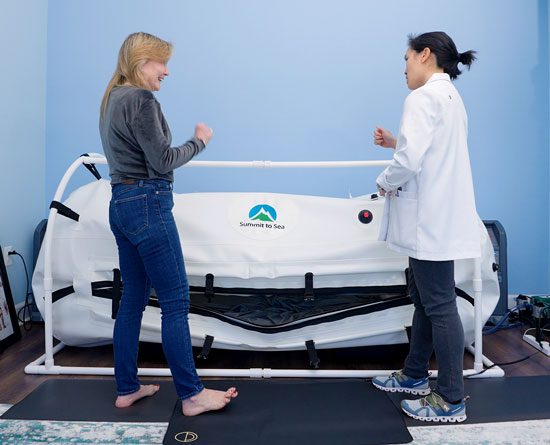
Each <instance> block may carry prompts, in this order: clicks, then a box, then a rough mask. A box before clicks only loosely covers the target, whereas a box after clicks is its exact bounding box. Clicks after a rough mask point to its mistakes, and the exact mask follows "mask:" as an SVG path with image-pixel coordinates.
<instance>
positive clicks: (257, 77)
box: [44, 0, 550, 293]
mask: <svg viewBox="0 0 550 445" xmlns="http://www.w3.org/2000/svg"><path fill="white" fill-rule="evenodd" d="M138 30H143V31H147V32H151V33H154V34H157V35H159V36H161V37H163V38H165V39H167V40H170V41H172V42H173V43H174V44H175V47H176V50H175V53H174V57H173V59H172V61H171V63H170V69H171V76H170V77H169V78H167V79H166V80H165V82H164V84H163V89H162V91H161V92H159V93H158V98H159V100H160V102H161V104H162V106H163V109H164V111H165V114H166V116H167V119H168V121H169V122H170V124H171V129H172V133H173V135H174V141H175V142H179V141H184V140H186V139H187V138H188V137H189V136H190V135H191V134H192V131H193V127H194V124H195V123H196V122H198V121H205V122H207V123H208V124H209V125H210V126H211V127H213V128H214V131H215V139H214V140H213V141H212V143H211V144H210V145H209V147H208V149H207V150H206V151H205V152H204V153H203V154H201V156H200V159H203V160H253V159H261V160H273V161H276V160H341V159H342V160H343V159H346V160H347V159H387V158H388V157H389V153H388V152H386V151H384V150H382V149H380V148H375V147H373V146H372V142H371V140H372V137H371V135H372V130H373V128H374V126H375V125H383V126H386V127H388V128H390V129H392V130H393V131H396V130H397V128H398V123H399V118H400V115H401V107H402V103H403V100H404V98H405V96H406V95H407V93H408V90H407V89H406V85H405V82H404V76H403V70H404V61H403V55H404V52H405V50H406V36H407V34H408V33H411V32H413V33H419V32H424V31H430V30H444V31H446V32H448V33H449V34H450V35H451V36H452V37H453V38H454V39H455V41H456V42H457V44H458V46H459V50H461V51H464V50H467V49H475V50H477V51H478V52H479V61H478V62H477V63H476V64H474V66H473V67H472V70H471V72H466V73H465V74H464V75H463V76H462V77H461V78H460V79H459V80H458V81H457V87H458V88H459V89H460V91H461V92H462V95H463V98H464V101H465V103H466V105H467V108H468V110H469V117H470V152H471V160H472V167H473V172H474V181H475V186H476V194H477V205H478V211H479V214H480V216H481V217H482V218H483V219H498V220H500V221H501V222H502V223H503V225H504V227H505V228H506V230H507V234H508V242H509V251H508V254H509V281H510V292H528V293H536V292H541V293H542V292H547V293H548V292H550V278H549V274H548V270H549V259H550V256H549V250H550V249H549V247H550V245H549V244H550V230H549V228H550V227H549V223H548V216H549V189H550V188H549V166H550V158H549V154H550V143H549V132H548V124H549V122H550V119H549V113H548V106H549V98H550V94H549V84H548V82H549V81H548V62H549V60H548V58H549V51H548V8H547V4H546V2H545V1H535V0H529V1H526V0H509V1H507V2H506V7H503V5H502V3H501V2H499V1H496V0H487V1H484V2H479V1H475V0H464V1H461V2H454V3H451V2H449V3H448V4H447V3H446V5H445V11H444V13H443V12H442V11H441V2H440V1H437V0H429V1H428V0H424V1H416V2H407V1H405V0H389V1H386V2H367V1H362V0H341V1H338V2H336V1H319V0H317V1H315V0H301V1H289V0H280V1H277V2H257V1H253V0H233V1H231V2H227V1H222V0H218V1H216V0H204V1H202V2H188V1H179V0H161V1H156V2H149V1H138V0H132V1H130V0H119V1H116V2H113V1H111V0H95V1H93V2H84V1H72V0H50V1H49V8H48V40H47V41H48V66H47V68H48V71H47V94H48V101H47V109H46V116H47V127H46V153H47V157H46V167H45V174H46V195H45V196H46V197H45V201H46V202H48V201H49V200H50V199H51V196H52V195H53V192H54V190H55V187H56V186H57V183H58V181H59V179H60V178H61V176H62V174H63V172H64V171H65V169H66V168H67V166H68V165H69V164H70V163H71V162H72V161H73V160H74V159H75V158H76V157H77V156H78V155H79V154H81V153H82V152H101V145H100V141H99V136H98V131H97V120H98V107H99V102H100V99H101V96H102V94H103V90H104V88H105V85H106V83H107V81H108V80H109V78H110V76H111V74H112V71H113V69H114V66H115V62H116V54H117V51H118V48H119V46H120V44H121V42H122V40H123V39H124V38H125V37H126V36H127V35H128V34H129V33H131V32H134V31H138ZM103 172H105V170H103ZM377 173H378V172H377V171H374V170H373V171H366V170H360V169H352V170H341V171H338V170H315V171H311V170H285V171H281V170H277V171H270V170H266V171H251V170H229V169H217V170H205V169H191V168H183V169H180V170H178V171H177V174H176V191H178V192H186V191H226V190H230V191H274V192H288V193H302V194H319V195H329V196H347V195H348V194H349V193H351V194H352V195H360V194H365V193H370V192H372V191H373V190H374V177H375V175H376V174H377ZM90 179H91V176H89V174H88V173H86V172H84V171H83V172H82V173H80V174H79V175H78V176H77V177H76V178H75V179H74V181H73V183H72V185H73V187H76V186H77V185H79V184H81V183H83V182H86V181H88V180H90ZM44 215H45V213H44Z"/></svg>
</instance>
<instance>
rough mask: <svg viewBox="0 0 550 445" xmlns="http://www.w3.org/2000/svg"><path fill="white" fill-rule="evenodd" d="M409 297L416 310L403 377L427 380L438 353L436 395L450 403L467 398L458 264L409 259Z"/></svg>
mask: <svg viewBox="0 0 550 445" xmlns="http://www.w3.org/2000/svg"><path fill="white" fill-rule="evenodd" d="M409 294H410V296H411V299H412V301H413V303H414V307H415V310H414V316H413V323H412V334H411V343H410V349H409V355H408V356H407V358H406V360H405V367H404V369H403V373H404V374H405V375H407V376H409V377H412V378H415V379H419V378H424V377H427V375H428V369H429V362H430V357H431V355H432V353H433V352H434V350H435V356H436V358H437V367H438V372H437V386H436V388H435V391H436V392H437V393H438V394H440V395H441V396H442V397H443V398H444V399H445V400H446V401H447V402H454V401H457V400H460V399H462V398H464V381H463V376H462V369H463V360H464V330H463V328H462V322H461V320H460V316H459V315H458V309H457V306H456V293H455V281H454V261H425V260H417V259H414V258H409Z"/></svg>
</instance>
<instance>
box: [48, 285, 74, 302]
mask: <svg viewBox="0 0 550 445" xmlns="http://www.w3.org/2000/svg"><path fill="white" fill-rule="evenodd" d="M72 293H74V287H73V286H67V287H63V288H61V289H57V290H56V291H55V292H52V303H55V302H56V301H58V300H61V299H62V298H63V297H66V296H67V295H71V294H72Z"/></svg>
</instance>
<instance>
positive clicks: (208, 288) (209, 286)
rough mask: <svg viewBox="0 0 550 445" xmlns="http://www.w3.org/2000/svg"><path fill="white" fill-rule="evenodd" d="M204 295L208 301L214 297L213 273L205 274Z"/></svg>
mask: <svg viewBox="0 0 550 445" xmlns="http://www.w3.org/2000/svg"><path fill="white" fill-rule="evenodd" d="M204 296H205V297H207V298H208V302H209V303H210V302H212V298H214V275H212V274H211V273H208V274H206V277H205V283H204Z"/></svg>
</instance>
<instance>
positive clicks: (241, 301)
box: [33, 179, 499, 351]
mask: <svg viewBox="0 0 550 445" xmlns="http://www.w3.org/2000/svg"><path fill="white" fill-rule="evenodd" d="M109 200H110V184H109V182H108V181H106V180H104V179H99V180H94V181H93V182H90V183H89V184H87V185H85V186H82V187H80V188H78V189H77V190H75V191H74V192H73V193H72V194H70V196H69V197H68V198H67V199H66V200H64V201H63V203H62V204H61V203H60V205H59V206H58V207H59V214H57V216H56V218H55V219H54V224H51V218H50V221H49V222H48V231H51V234H50V236H51V248H50V255H49V256H50V258H49V259H48V263H49V264H48V265H46V261H45V255H44V246H43V247H42V250H41V252H40V255H39V258H38V262H37V265H36V269H35V273H34V275H33V291H34V295H35V298H36V302H37V305H38V307H39V310H40V311H41V312H42V314H43V315H44V310H45V303H44V301H45V299H44V295H45V280H44V277H45V267H49V269H48V270H47V272H48V275H49V274H50V273H51V279H52V280H51V290H52V305H51V317H52V318H51V320H52V324H51V326H52V333H53V336H54V337H55V338H57V339H59V340H60V341H61V342H63V343H64V344H67V345H73V346H96V345H101V344H107V343H111V342H112V332H113V325H114V318H115V317H116V311H117V308H118V304H119V301H120V298H124V283H123V282H122V281H121V278H120V272H119V270H118V254H117V246H116V244H115V240H114V237H113V235H112V234H111V231H110V229H109V222H108V207H109ZM383 208H384V198H382V197H379V196H377V195H376V194H373V195H365V196H360V197H355V198H347V199H340V198H331V197H319V196H299V195H290V194H275V193H187V194H174V210H173V213H174V216H175V219H176V223H177V226H178V230H179V234H180V238H181V243H182V246H183V252H184V257H185V266H186V270H187V274H188V277H189V284H190V300H191V307H190V314H189V324H190V330H191V337H192V342H193V345H194V346H203V345H204V343H205V339H209V342H210V344H211V346H212V347H214V348H223V349H233V350H265V351H269V350H270V351H276V350H298V349H305V348H306V345H307V344H308V342H310V344H314V345H315V347H316V348H318V349H323V348H343V347H355V346H369V345H384V344H396V343H406V342H407V341H408V340H407V335H406V327H407V326H410V324H411V322H412V315H413V306H412V303H411V301H410V299H409V297H408V296H407V289H406V269H407V265H408V264H407V263H408V258H407V257H405V256H402V255H399V254H397V253H395V252H392V251H390V250H389V249H388V248H387V247H386V245H385V243H384V242H380V241H378V240H377V238H378V231H379V227H380V220H381V216H382V213H383ZM70 211H72V212H74V214H71V213H70ZM63 214H66V215H68V217H64V216H63ZM75 215H76V216H75ZM50 225H51V227H50ZM479 230H480V232H481V234H482V237H481V239H482V258H481V284H482V290H481V302H482V305H481V312H480V314H481V320H482V323H483V324H484V323H485V322H486V321H487V319H488V318H489V317H490V315H491V314H492V312H493V310H494V308H495V307H496V305H497V302H498V298H499V283H498V277H497V273H496V272H495V270H494V261H495V259H494V251H493V246H492V244H491V241H490V239H489V236H488V234H487V231H486V229H485V226H484V225H483V223H482V221H481V220H480V221H479ZM478 263H479V262H478ZM475 264H476V262H475V261H474V260H459V261H455V282H456V293H457V296H458V298H457V303H458V308H459V313H460V317H461V319H462V323H463V326H464V332H465V342H466V345H471V344H472V342H473V341H474V287H473V283H474V281H473V277H474V266H475ZM46 281H48V280H46ZM160 325H161V324H160V308H159V306H158V304H157V301H156V297H155V295H154V290H153V295H151V299H150V302H149V305H148V306H147V308H146V310H145V312H144V316H143V322H142V329H141V338H140V339H141V340H142V341H145V342H159V343H160V341H161V335H160ZM311 342H313V343H311Z"/></svg>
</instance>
